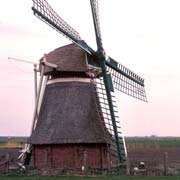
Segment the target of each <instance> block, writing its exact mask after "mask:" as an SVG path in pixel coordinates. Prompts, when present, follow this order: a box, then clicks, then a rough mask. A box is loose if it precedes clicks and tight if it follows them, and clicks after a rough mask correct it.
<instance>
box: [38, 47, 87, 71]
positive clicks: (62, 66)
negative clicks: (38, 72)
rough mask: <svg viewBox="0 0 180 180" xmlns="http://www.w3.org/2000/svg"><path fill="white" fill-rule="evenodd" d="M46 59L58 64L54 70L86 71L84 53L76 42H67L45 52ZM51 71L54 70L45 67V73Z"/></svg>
mask: <svg viewBox="0 0 180 180" xmlns="http://www.w3.org/2000/svg"><path fill="white" fill-rule="evenodd" d="M41 60H42V59H41ZM46 61H47V62H50V63H53V64H56V65H57V66H58V67H57V69H56V72H58V71H61V72H87V71H88V64H87V57H86V53H85V51H84V50H82V49H81V48H80V47H79V46H77V45H76V44H69V45H66V46H63V47H60V48H57V49H55V50H54V51H51V52H49V53H48V54H46ZM52 72H54V69H52V68H48V67H46V68H45V74H48V73H52Z"/></svg>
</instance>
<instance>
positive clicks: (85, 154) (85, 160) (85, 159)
mask: <svg viewBox="0 0 180 180" xmlns="http://www.w3.org/2000/svg"><path fill="white" fill-rule="evenodd" d="M82 170H83V171H84V173H86V171H87V151H84V152H83V167H82Z"/></svg>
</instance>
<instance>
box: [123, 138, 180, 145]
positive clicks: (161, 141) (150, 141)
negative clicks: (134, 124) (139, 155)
mask: <svg viewBox="0 0 180 180" xmlns="http://www.w3.org/2000/svg"><path fill="white" fill-rule="evenodd" d="M126 144H127V146H128V147H180V137H132V138H130V137H128V138H126Z"/></svg>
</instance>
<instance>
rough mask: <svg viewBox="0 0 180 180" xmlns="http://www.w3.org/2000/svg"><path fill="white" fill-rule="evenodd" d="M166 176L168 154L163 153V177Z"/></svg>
mask: <svg viewBox="0 0 180 180" xmlns="http://www.w3.org/2000/svg"><path fill="white" fill-rule="evenodd" d="M167 174H168V152H164V175H167Z"/></svg>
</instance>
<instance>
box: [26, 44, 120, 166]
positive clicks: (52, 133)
mask: <svg viewBox="0 0 180 180" xmlns="http://www.w3.org/2000/svg"><path fill="white" fill-rule="evenodd" d="M87 58H88V57H87V55H86V53H85V52H84V51H83V50H82V49H80V48H79V47H78V46H77V45H75V44H70V45H68V46H65V47H61V48H59V49H56V50H54V51H53V52H50V53H49V54H47V55H46V61H47V62H50V63H56V64H58V67H59V69H56V70H53V69H51V68H45V75H46V76H50V78H49V79H48V81H47V84H46V87H45V92H44V95H43V100H42V104H41V108H40V112H39V115H38V121H37V124H36V127H35V129H34V131H33V133H32V135H31V137H30V139H29V143H30V144H32V147H33V157H32V158H33V163H34V167H37V168H42V167H51V168H62V169H65V168H73V169H74V168H77V169H81V168H82V167H89V168H109V167H111V166H115V165H116V166H117V164H118V156H117V154H116V156H111V155H112V154H111V145H112V144H110V142H111V141H110V139H111V138H112V137H111V135H110V132H108V131H107V127H106V125H105V122H104V118H103V112H102V111H101V108H100V106H101V104H100V101H99V98H98V92H97V84H96V83H95V81H94V80H93V79H94V77H95V75H97V74H99V76H100V74H101V71H100V70H99V69H97V68H95V67H94V71H92V68H93V67H92V66H89V65H88V63H87Z"/></svg>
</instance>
